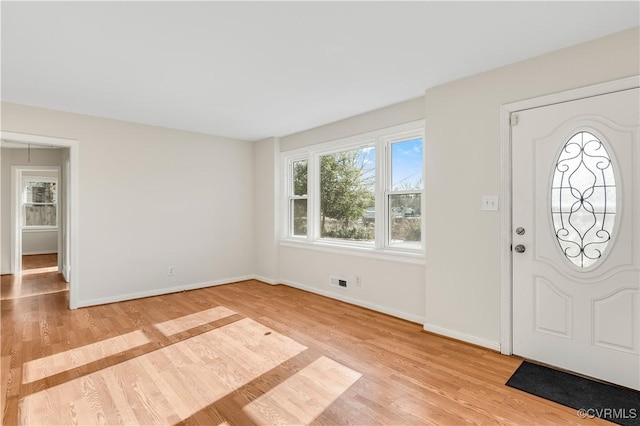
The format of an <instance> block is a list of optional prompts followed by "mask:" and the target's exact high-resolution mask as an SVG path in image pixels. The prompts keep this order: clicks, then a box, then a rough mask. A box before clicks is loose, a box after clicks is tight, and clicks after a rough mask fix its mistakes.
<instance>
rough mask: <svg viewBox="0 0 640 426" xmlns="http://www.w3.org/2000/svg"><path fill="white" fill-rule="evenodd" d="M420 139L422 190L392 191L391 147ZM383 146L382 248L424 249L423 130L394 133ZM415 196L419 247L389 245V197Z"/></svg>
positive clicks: (385, 140)
mask: <svg viewBox="0 0 640 426" xmlns="http://www.w3.org/2000/svg"><path fill="white" fill-rule="evenodd" d="M418 138H420V139H422V156H423V157H422V175H421V176H420V181H421V182H422V188H420V189H410V190H394V189H393V150H392V145H393V144H395V143H402V142H407V141H410V140H414V139H418ZM383 141H384V145H385V154H386V158H385V160H386V163H385V167H386V173H385V184H384V189H385V190H384V200H383V201H384V213H385V214H386V217H385V220H384V246H385V248H387V249H390V250H398V251H409V252H414V251H416V250H420V249H423V248H424V221H423V220H422V216H423V215H422V212H423V208H422V199H423V198H424V197H423V195H424V130H422V131H418V130H413V131H407V132H402V133H396V134H393V135H390V136H388V137H385V138H383ZM411 194H417V195H420V204H421V206H420V220H421V224H420V246H419V248H411V247H407V246H404V247H403V246H400V245H392V243H391V227H392V219H393V217H392V215H391V202H390V200H391V197H392V196H394V195H411Z"/></svg>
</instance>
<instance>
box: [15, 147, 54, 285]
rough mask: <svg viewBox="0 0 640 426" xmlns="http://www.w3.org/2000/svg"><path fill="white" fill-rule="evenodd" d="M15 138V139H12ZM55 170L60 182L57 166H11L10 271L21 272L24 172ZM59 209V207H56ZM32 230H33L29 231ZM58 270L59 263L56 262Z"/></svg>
mask: <svg viewBox="0 0 640 426" xmlns="http://www.w3.org/2000/svg"><path fill="white" fill-rule="evenodd" d="M14 140H15V139H14ZM30 171H40V172H55V173H56V179H57V182H58V184H60V167H59V166H11V273H12V274H19V273H22V218H23V211H22V188H23V178H24V177H25V175H24V173H25V172H27V173H28V172H30ZM58 210H59V209H58ZM60 229H61V227H60V219H58V227H57V229H56V231H57V232H58V252H59V251H60ZM31 232H33V231H31ZM58 270H60V265H59V264H58Z"/></svg>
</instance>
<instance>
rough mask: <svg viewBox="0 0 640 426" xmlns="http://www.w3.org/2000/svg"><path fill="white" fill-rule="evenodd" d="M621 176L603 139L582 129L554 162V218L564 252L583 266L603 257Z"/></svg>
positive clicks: (569, 258)
mask: <svg viewBox="0 0 640 426" xmlns="http://www.w3.org/2000/svg"><path fill="white" fill-rule="evenodd" d="M616 201H617V200H616V179H615V175H614V170H613V162H612V160H611V156H610V155H609V153H608V152H607V149H606V148H605V146H604V144H603V143H602V141H600V140H599V139H598V138H597V137H596V136H595V135H593V134H592V133H589V132H579V133H576V134H575V135H573V136H572V137H571V138H570V139H569V140H568V141H567V143H565V144H564V146H563V147H562V150H561V151H560V154H559V155H558V160H557V162H556V164H555V165H554V171H553V179H552V183H551V218H552V221H553V227H554V233H555V236H556V239H557V241H558V244H559V246H560V250H562V253H563V254H564V255H565V257H566V258H567V259H568V260H569V261H570V262H571V263H573V264H574V265H575V266H577V267H579V268H589V267H591V266H593V265H595V264H596V263H597V262H598V261H599V260H600V259H602V255H603V253H604V252H605V249H606V248H607V245H608V244H609V242H610V240H611V235H612V233H613V226H614V224H615V219H616Z"/></svg>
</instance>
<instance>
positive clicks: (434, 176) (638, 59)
mask: <svg viewBox="0 0 640 426" xmlns="http://www.w3.org/2000/svg"><path fill="white" fill-rule="evenodd" d="M639 52H640V32H639V31H638V29H637V28H636V29H633V30H629V31H624V32H622V33H618V34H614V35H611V36H608V37H604V38H601V39H597V40H594V41H591V42H588V43H584V44H580V45H577V46H574V47H571V48H567V49H563V50H559V51H556V52H553V53H550V54H547V55H544V56H540V57H537V58H534V59H531V60H528V61H524V62H520V63H516V64H513V65H509V66H506V67H503V68H499V69H496V70H493V71H489V72H485V73H483V74H479V75H476V76H473V77H470V78H465V79H462V80H459V81H455V82H453V83H449V84H446V85H443V86H439V87H435V88H432V89H429V90H427V91H426V94H425V106H426V135H427V136H426V146H425V150H426V158H427V160H426V161H427V163H426V174H427V177H426V191H425V198H426V206H427V207H426V220H427V227H426V237H427V264H426V324H425V329H427V330H434V331H437V332H441V333H445V334H449V335H452V336H455V337H458V338H463V339H466V340H470V341H473V342H475V343H479V344H484V345H486V346H490V347H494V348H497V347H499V341H500V250H501V247H500V217H499V214H498V213H497V212H482V211H480V198H481V196H482V195H483V194H499V193H500V184H501V181H500V126H499V124H500V119H499V109H500V106H501V105H503V104H505V103H510V102H515V101H519V100H524V99H529V98H533V97H537V96H541V95H546V94H551V93H556V92H560V91H565V90H569V89H574V88H578V87H583V86H587V85H593V84H596V83H601V82H605V81H610V80H615V79H619V78H624V77H628V76H631V75H637V74H639V73H640V53H639ZM502 208H505V207H504V206H502Z"/></svg>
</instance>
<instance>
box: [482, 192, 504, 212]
mask: <svg viewBox="0 0 640 426" xmlns="http://www.w3.org/2000/svg"><path fill="white" fill-rule="evenodd" d="M498 200H499V197H498V196H497V195H483V196H482V205H481V207H480V210H482V211H486V212H497V211H498V207H499V206H498Z"/></svg>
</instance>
